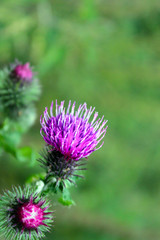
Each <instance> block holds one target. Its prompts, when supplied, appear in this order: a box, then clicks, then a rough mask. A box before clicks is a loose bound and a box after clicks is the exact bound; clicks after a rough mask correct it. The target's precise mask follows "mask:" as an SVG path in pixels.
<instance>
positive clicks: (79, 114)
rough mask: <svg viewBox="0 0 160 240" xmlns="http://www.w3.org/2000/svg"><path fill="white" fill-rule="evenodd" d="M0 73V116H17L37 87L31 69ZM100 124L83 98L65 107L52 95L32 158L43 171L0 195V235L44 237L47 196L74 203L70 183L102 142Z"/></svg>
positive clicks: (49, 215)
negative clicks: (38, 148)
mask: <svg viewBox="0 0 160 240" xmlns="http://www.w3.org/2000/svg"><path fill="white" fill-rule="evenodd" d="M0 76H1V83H0V107H1V111H2V112H3V117H4V118H8V119H9V120H11V121H13V122H14V121H19V119H21V120H20V121H22V118H21V114H22V115H23V114H25V110H26V109H27V108H28V107H29V106H30V107H29V108H31V106H32V104H33V102H34V101H35V100H37V99H38V96H39V92H40V91H39V89H40V88H39V85H38V81H37V79H36V78H35V76H34V72H33V71H32V68H31V67H30V64H29V63H25V64H21V63H19V62H16V63H14V64H12V65H11V66H10V68H6V69H5V70H3V71H2V72H1V75H0ZM11 110H13V112H12V113H10V112H9V111H11ZM106 123H107V121H106V120H104V116H102V117H101V118H98V112H95V108H93V107H90V108H87V104H86V103H84V104H80V105H79V106H78V107H77V108H76V102H73V103H71V101H69V104H68V105H67V106H66V107H65V102H64V101H62V102H61V103H60V105H58V102H57V100H56V102H55V106H54V104H53V102H52V103H51V106H50V108H49V109H48V108H47V107H46V108H45V110H44V113H43V114H42V115H41V117H40V124H41V130H40V134H41V136H42V138H43V139H44V143H45V145H44V148H43V149H41V151H40V157H39V158H38V159H37V162H36V163H39V164H40V165H41V166H42V167H43V169H44V170H45V171H44V172H43V173H41V174H38V175H36V176H32V177H30V178H29V179H28V181H27V183H26V186H25V187H24V188H21V187H13V188H12V191H5V192H4V193H3V194H2V195H1V196H0V232H1V233H2V234H3V235H4V236H5V239H7V240H10V239H16V240H19V239H21V240H23V239H24V240H34V239H44V237H45V232H47V231H49V229H50V227H51V226H52V225H53V217H54V214H53V210H49V209H50V205H51V204H50V203H49V201H48V200H47V199H48V198H49V197H50V198H51V199H52V198H53V195H55V194H56V195H57V196H58V201H59V203H61V204H63V205H65V206H71V205H73V204H74V201H73V200H72V199H71V196H70V191H69V190H70V187H71V186H75V185H77V180H78V179H79V178H83V170H86V163H87V159H88V157H89V155H90V154H91V153H93V152H94V151H96V150H98V149H99V148H101V147H102V145H103V143H104V142H102V139H103V138H104V136H105V134H106V130H107V126H106ZM2 125H3V124H2ZM0 134H1V131H0ZM0 139H1V138H0ZM0 143H1V142H0ZM2 143H3V142H2ZM1 145H2V147H4V145H3V144H1ZM25 154H26V152H25ZM15 157H17V156H16V155H15ZM28 157H29V155H28ZM32 167H33V166H32ZM54 200H55V198H54ZM51 203H52V200H51Z"/></svg>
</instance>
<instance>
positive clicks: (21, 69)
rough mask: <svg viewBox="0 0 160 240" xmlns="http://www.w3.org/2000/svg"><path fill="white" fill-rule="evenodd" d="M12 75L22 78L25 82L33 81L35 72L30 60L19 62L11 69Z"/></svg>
mask: <svg viewBox="0 0 160 240" xmlns="http://www.w3.org/2000/svg"><path fill="white" fill-rule="evenodd" d="M11 76H12V77H14V78H15V79H17V80H22V81H24V82H30V81H32V78H33V72H32V69H31V67H30V64H29V63H28V62H27V63H25V64H20V63H17V64H16V65H15V66H14V67H13V69H12V71H11Z"/></svg>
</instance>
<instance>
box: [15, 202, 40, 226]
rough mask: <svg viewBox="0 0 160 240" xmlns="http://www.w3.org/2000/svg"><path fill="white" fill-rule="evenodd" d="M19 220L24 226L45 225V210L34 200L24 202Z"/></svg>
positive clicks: (19, 213) (19, 211) (20, 209)
mask: <svg viewBox="0 0 160 240" xmlns="http://www.w3.org/2000/svg"><path fill="white" fill-rule="evenodd" d="M18 216H19V221H20V222H21V223H22V225H23V226H24V228H27V229H32V228H38V227H39V226H40V225H43V222H42V221H43V220H44V212H43V209H41V208H40V207H38V206H37V205H36V204H33V203H32V202H29V203H24V204H23V205H22V206H20V208H19V210H18Z"/></svg>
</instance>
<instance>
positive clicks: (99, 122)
mask: <svg viewBox="0 0 160 240" xmlns="http://www.w3.org/2000/svg"><path fill="white" fill-rule="evenodd" d="M70 108H71V110H70ZM94 110H95V108H92V107H90V108H89V109H87V104H86V103H84V104H83V105H80V106H79V108H78V110H77V111H76V112H75V102H74V103H73V105H72V107H71V101H69V105H68V108H67V110H65V108H64V101H62V102H61V104H60V105H58V104H57V101H56V111H55V116H54V115H53V102H52V104H51V107H50V115H49V113H48V109H47V108H46V109H45V111H44V117H42V116H41V118H40V123H41V126H42V128H41V135H42V137H43V139H44V140H45V142H46V143H47V144H48V145H49V146H52V150H54V151H57V152H60V153H61V154H62V155H63V156H64V158H65V159H66V160H70V159H72V160H75V161H78V160H79V159H81V158H86V157H88V156H89V155H90V154H91V153H92V152H94V151H95V150H98V149H99V148H100V147H101V146H102V145H103V143H102V144H101V145H100V146H99V147H97V145H98V144H99V143H100V142H101V140H102V139H103V137H104V136H105V133H106V129H107V127H105V125H106V123H107V121H105V120H103V118H104V116H103V117H102V118H99V119H97V117H98V113H97V112H95V113H94V116H93V119H92V120H91V121H90V122H89V120H90V118H91V115H92V114H93V112H94Z"/></svg>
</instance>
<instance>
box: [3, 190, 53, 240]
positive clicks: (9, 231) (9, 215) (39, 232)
mask: <svg viewBox="0 0 160 240" xmlns="http://www.w3.org/2000/svg"><path fill="white" fill-rule="evenodd" d="M48 208H49V205H48V202H47V201H46V200H45V199H44V198H41V197H40V196H38V195H37V194H36V193H35V192H33V190H31V189H30V188H25V189H24V190H22V189H21V188H20V187H19V188H13V191H12V192H11V191H7V192H5V193H4V195H3V196H1V199H0V230H1V231H2V234H3V235H4V236H5V238H6V239H7V240H11V239H17V240H19V239H25V240H34V239H41V238H42V237H44V236H45V235H44V232H46V231H49V228H50V225H51V223H52V222H53V217H52V216H51V214H52V212H49V211H48V210H47V209H48Z"/></svg>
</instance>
